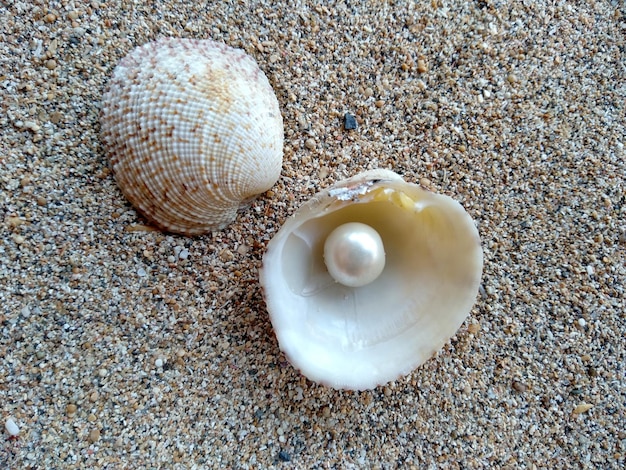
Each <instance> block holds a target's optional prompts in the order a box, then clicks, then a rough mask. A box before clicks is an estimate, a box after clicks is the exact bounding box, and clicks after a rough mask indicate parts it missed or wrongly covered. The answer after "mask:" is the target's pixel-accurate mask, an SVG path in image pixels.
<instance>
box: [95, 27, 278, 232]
mask: <svg viewBox="0 0 626 470" xmlns="http://www.w3.org/2000/svg"><path fill="white" fill-rule="evenodd" d="M100 123H101V138H102V142H103V147H104V149H105V152H106V153H107V155H108V157H109V158H110V161H111V167H112V170H113V173H114V175H115V178H116V180H117V182H118V184H119V186H120V188H121V190H122V192H123V193H124V195H125V196H126V197H127V198H128V200H129V201H130V202H131V203H132V204H133V205H134V206H135V208H136V209H137V210H138V211H139V212H141V213H142V214H143V215H144V216H145V217H146V218H148V219H149V220H150V221H151V222H152V223H154V224H155V225H157V226H158V227H160V228H162V229H164V230H167V231H171V232H175V233H182V234H186V235H197V234H202V233H205V232H208V231H211V230H218V229H222V228H224V227H225V226H226V225H228V224H229V223H230V222H232V221H233V220H234V219H235V217H236V213H237V209H238V208H239V207H240V206H241V205H243V204H245V203H246V202H247V201H249V200H250V199H251V198H253V197H254V196H256V195H258V194H261V193H263V192H264V191H267V190H268V189H269V188H270V187H272V186H273V185H274V183H275V182H276V181H277V180H278V178H279V176H280V171H281V167H282V155H283V121H282V116H281V114H280V109H279V106H278V101H277V99H276V96H275V94H274V91H273V89H272V87H271V85H270V83H269V81H268V80H267V77H266V76H265V74H264V73H263V72H262V71H261V70H260V69H259V67H258V65H257V63H256V62H255V61H254V59H253V58H251V57H250V56H248V55H247V54H246V53H245V52H244V51H242V50H240V49H235V48H232V47H229V46H227V45H225V44H222V43H219V42H215V41H212V40H194V39H178V38H166V39H161V40H158V41H155V42H151V43H147V44H145V45H143V46H140V47H138V48H136V49H134V50H132V51H131V52H130V53H129V54H128V55H127V56H126V57H125V58H123V59H122V60H121V61H120V63H119V64H118V65H117V67H116V68H115V70H114V72H113V76H112V78H111V80H110V82H109V85H108V88H107V90H106V91H105V93H104V96H103V100H102V111H101V116H100Z"/></svg>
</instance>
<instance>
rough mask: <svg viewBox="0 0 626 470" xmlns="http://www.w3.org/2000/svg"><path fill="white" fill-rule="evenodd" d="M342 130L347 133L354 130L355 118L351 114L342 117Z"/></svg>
mask: <svg viewBox="0 0 626 470" xmlns="http://www.w3.org/2000/svg"><path fill="white" fill-rule="evenodd" d="M343 128H344V129H345V130H347V131H348V130H352V129H356V118H355V117H354V116H353V115H352V114H350V113H346V114H345V115H344V116H343Z"/></svg>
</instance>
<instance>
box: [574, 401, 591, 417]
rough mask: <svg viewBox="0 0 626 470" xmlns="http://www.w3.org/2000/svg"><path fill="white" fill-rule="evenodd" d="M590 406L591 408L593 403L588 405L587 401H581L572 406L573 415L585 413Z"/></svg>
mask: <svg viewBox="0 0 626 470" xmlns="http://www.w3.org/2000/svg"><path fill="white" fill-rule="evenodd" d="M591 408H593V405H590V404H589V403H581V404H580V405H578V406H576V408H574V411H573V413H574V414H575V415H579V414H582V413H586V412H587V411H589V410H590V409H591Z"/></svg>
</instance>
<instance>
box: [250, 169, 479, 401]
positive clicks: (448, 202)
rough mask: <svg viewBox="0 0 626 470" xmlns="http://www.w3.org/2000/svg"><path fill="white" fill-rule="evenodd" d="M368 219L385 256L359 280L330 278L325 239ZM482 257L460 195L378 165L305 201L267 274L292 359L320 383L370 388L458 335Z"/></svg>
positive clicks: (274, 244)
mask: <svg viewBox="0 0 626 470" xmlns="http://www.w3.org/2000/svg"><path fill="white" fill-rule="evenodd" d="M355 222H356V223H357V224H354V223H355ZM346 224H348V225H346ZM360 224H366V225H367V226H369V227H371V228H373V229H374V230H375V231H376V232H377V233H378V234H379V235H380V239H381V240H382V243H383V245H384V252H385V261H384V263H385V264H384V268H383V270H382V272H381V273H380V275H377V277H376V278H375V279H374V280H373V281H371V282H369V280H368V283H366V284H365V285H358V286H356V287H354V286H351V285H344V284H342V283H341V282H339V281H338V279H337V278H333V276H331V274H330V273H329V269H328V268H327V265H328V264H327V260H326V258H325V256H326V253H325V246H324V245H325V242H326V241H327V240H328V239H329V234H331V233H334V232H335V231H336V229H337V228H338V227H346V226H348V227H352V226H355V227H359V226H361V225H360ZM482 259H483V258H482V249H481V247H480V238H479V235H478V230H477V229H476V227H475V225H474V223H473V221H472V219H471V218H470V216H469V214H467V212H466V211H465V210H464V209H463V208H462V206H461V205H460V204H459V203H458V202H456V201H454V200H453V199H451V198H450V197H447V196H444V195H438V194H434V193H431V192H429V191H426V190H424V189H422V188H420V187H419V186H418V185H415V184H411V183H407V182H405V181H404V180H403V179H402V178H401V177H400V176H398V175H397V174H395V173H393V172H391V171H388V170H373V171H369V172H365V173H362V174H359V175H357V176H355V177H353V178H350V179H348V180H345V181H342V182H339V183H337V184H335V185H334V186H332V187H330V188H328V189H326V190H324V191H321V192H320V193H318V194H316V195H315V196H314V197H313V198H312V199H311V200H310V201H308V202H307V203H305V204H304V205H303V206H302V207H300V208H299V209H298V210H297V211H296V213H295V214H294V215H293V216H292V217H290V218H289V219H288V220H287V221H286V222H285V224H284V225H283V226H282V227H281V228H280V230H279V231H278V232H277V233H276V234H275V235H274V237H273V238H272V240H271V241H270V243H269V244H268V247H267V251H266V253H265V255H264V257H263V266H262V269H261V273H260V280H261V285H262V287H263V291H264V296H265V301H266V304H267V309H268V312H269V315H270V319H271V322H272V325H273V328H274V331H275V333H276V336H277V339H278V342H279V345H280V348H281V350H282V351H283V352H284V353H285V355H286V357H287V358H288V360H289V361H290V362H291V363H292V364H293V365H294V366H295V367H296V368H297V369H299V370H300V371H301V372H302V373H303V374H304V375H305V376H307V377H308V378H309V379H311V380H313V381H315V382H319V383H322V384H324V385H327V386H331V387H334V388H343V389H356V390H363V389H370V388H374V387H376V386H378V385H382V384H385V383H387V382H389V381H391V380H395V379H397V378H399V377H400V376H402V375H405V374H408V373H410V372H411V371H412V370H414V369H415V368H416V367H418V366H419V365H421V364H422V363H424V362H425V361H426V360H427V359H429V358H430V357H432V356H433V355H434V354H435V353H436V352H437V351H438V350H439V349H441V348H442V347H443V345H444V344H445V342H446V341H448V340H449V338H450V337H451V336H452V335H454V333H455V332H456V331H457V330H458V328H459V327H460V326H461V324H462V323H463V321H464V320H465V318H466V317H467V316H468V315H469V312H470V310H471V308H472V305H473V304H474V302H475V300H476V295H477V293H478V287H479V284H480V278H481V274H482V263H483V261H482Z"/></svg>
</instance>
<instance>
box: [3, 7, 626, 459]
mask: <svg viewBox="0 0 626 470" xmlns="http://www.w3.org/2000/svg"><path fill="white" fill-rule="evenodd" d="M205 3H206V2H192V1H184V2H182V1H181V2H177V1H174V0H167V1H160V0H157V1H153V2H138V1H118V0H111V1H107V2H102V3H98V2H97V1H94V2H91V3H90V4H86V3H84V2H74V1H56V2H43V1H28V2H26V1H23V2H22V1H13V0H11V1H8V2H2V5H1V6H0V18H1V19H0V25H1V27H0V37H1V41H0V106H1V107H2V112H1V113H0V128H1V129H2V131H1V133H0V198H1V206H0V207H1V214H0V221H1V223H2V228H1V231H2V232H1V233H2V236H1V237H0V305H1V308H0V355H1V357H2V359H1V360H0V408H1V413H0V421H1V424H2V426H4V424H5V423H6V422H8V423H9V424H10V425H9V428H10V430H11V431H12V433H13V434H15V427H14V426H13V425H16V426H17V427H18V428H19V435H17V436H10V434H9V432H6V431H5V432H4V436H3V438H2V442H1V443H0V468H10V469H26V468H48V469H52V468H64V469H72V468H107V469H118V468H119V469H126V468H181V469H183V468H198V469H200V468H241V469H246V468H420V469H421V468H487V467H491V468H516V469H517V468H529V469H541V468H547V469H550V468H576V469H579V468H603V469H609V468H622V467H623V466H624V464H625V460H626V431H625V429H626V410H625V405H626V368H625V361H626V357H625V352H624V350H625V347H624V336H625V335H626V319H625V311H626V308H625V307H626V301H625V297H626V295H625V284H626V268H625V259H626V186H625V180H626V163H625V162H624V160H625V150H624V145H625V144H626V125H625V123H626V105H625V103H626V78H625V77H626V68H625V63H626V52H625V47H626V42H625V36H626V11H625V9H624V4H623V3H622V2H620V1H591V2H547V1H537V2H530V1H510V2H499V1H492V0H485V1H466V2H461V1H446V0H433V1H420V2H413V1H397V2H384V1H383V2H367V3H366V2H354V3H353V2H340V3H338V4H336V5H335V6H328V7H324V6H320V5H318V4H308V3H304V2H296V4H295V5H292V3H293V2H286V1H281V2H269V1H268V2H247V1H229V2H216V4H217V5H206V4H205ZM320 3H321V2H320ZM290 5H291V6H290ZM163 36H175V37H193V38H209V37H210V38H213V39H215V40H219V41H223V42H225V43H227V44H229V45H231V46H234V47H240V48H243V49H244V50H245V51H246V52H248V53H249V54H250V55H252V56H253V57H254V58H255V59H256V60H257V61H258V63H259V65H260V67H261V68H262V69H263V70H264V71H265V73H266V74H267V76H268V78H269V80H270V82H271V83H272V86H273V87H274V89H275V91H276V95H277V97H278V100H279V103H280V106H281V110H282V113H283V117H284V123H285V155H284V157H285V158H284V165H283V176H282V177H281V179H280V181H279V182H278V184H277V185H276V186H275V187H274V188H273V189H272V191H271V192H268V193H266V194H264V195H263V196H261V197H260V198H259V199H257V200H256V201H255V202H254V203H253V204H252V206H251V207H250V208H249V209H248V210H246V211H244V212H242V213H241V214H240V216H239V217H238V219H237V220H236V222H235V223H233V224H232V225H231V226H229V227H228V228H227V229H225V230H223V231H221V232H215V233H211V234H207V235H204V236H201V237H197V238H186V237H182V236H175V235H171V234H165V233H161V232H159V231H151V230H148V229H147V228H146V224H147V221H146V220H145V219H143V218H142V217H140V216H139V215H138V214H137V212H136V211H135V210H134V209H133V208H132V206H130V204H129V203H128V202H127V201H126V200H125V199H124V197H123V195H122V193H121V191H120V190H119V188H118V187H117V185H116V183H115V180H114V178H113V176H112V175H111V172H110V170H109V169H108V162H107V161H106V159H105V157H104V153H103V149H102V147H101V144H100V141H99V138H98V131H99V122H98V113H99V108H100V106H101V104H100V101H99V100H100V97H101V96H102V93H103V90H104V87H105V85H106V83H107V80H108V77H110V75H111V72H112V70H113V68H114V66H115V65H116V63H117V61H118V60H119V59H121V58H122V57H123V56H124V55H125V54H126V53H127V52H128V51H129V50H131V49H132V48H133V47H134V46H137V45H141V44H143V43H145V42H147V41H150V40H153V39H156V38H159V37H163ZM346 112H349V113H351V114H353V115H354V116H355V117H356V120H357V124H358V127H357V129H354V130H348V131H346V130H344V127H343V125H344V121H343V119H344V114H345V113H346ZM377 167H381V168H389V169H393V170H394V171H396V172H398V173H400V174H402V175H404V177H405V178H406V179H407V180H409V181H414V182H420V183H421V184H422V185H424V186H426V187H428V188H429V189H431V190H432V191H436V192H438V193H441V194H446V195H448V196H451V197H453V198H455V199H456V200H458V201H459V202H460V203H461V204H463V206H464V207H465V208H466V210H467V211H468V212H469V213H470V215H471V216H472V217H473V218H474V219H475V221H476V223H477V226H478V228H479V231H480V234H481V237H482V243H483V248H484V256H485V269H484V275H483V282H482V286H481V290H480V295H479V297H478V299H477V302H476V305H475V307H474V308H473V310H472V312H471V314H470V316H469V317H468V319H467V321H466V322H465V323H464V324H463V326H462V327H461V329H460V330H459V331H458V333H457V334H456V336H454V337H453V338H452V339H451V340H450V341H449V342H448V343H447V345H446V346H445V347H444V348H443V350H442V351H440V353H439V354H438V355H437V356H436V357H434V358H433V359H431V360H430V361H428V362H427V363H425V364H424V365H423V366H422V367H420V368H419V369H417V370H415V371H414V372H413V373H411V374H410V375H408V376H406V377H404V378H400V379H398V380H396V381H395V382H392V383H389V384H387V385H386V386H381V387H378V388H376V389H374V390H370V391H364V392H351V391H335V390H332V389H328V388H325V387H323V386H320V385H317V384H314V383H312V382H309V381H308V380H306V379H305V378H303V377H302V376H301V375H300V374H299V373H298V372H297V371H296V370H295V369H294V368H292V367H291V366H290V365H289V364H288V362H287V361H286V359H285V357H284V356H283V355H282V354H281V353H280V351H279V348H278V344H277V341H276V339H275V336H274V333H273V331H272V327H271V324H270V322H269V319H268V314H267V312H266V309H265V304H264V302H263V298H262V292H261V289H260V287H259V284H258V270H259V267H260V265H261V258H262V255H263V253H264V248H265V246H266V244H267V242H268V240H269V239H270V238H271V237H272V235H273V234H274V233H275V232H276V230H277V229H278V228H279V227H280V226H281V224H282V223H283V222H284V220H285V219H286V218H287V217H288V216H289V215H290V214H292V213H293V212H294V210H295V209H296V208H297V207H298V206H299V205H300V204H301V203H302V202H303V201H305V200H307V199H308V198H310V197H311V196H312V195H313V194H314V193H315V192H316V191H317V190H319V189H321V188H324V187H327V186H329V185H330V184H331V183H332V182H334V181H337V180H339V179H343V178H345V177H348V176H351V175H353V174H356V173H357V172H359V171H361V170H364V169H369V168H377Z"/></svg>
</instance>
